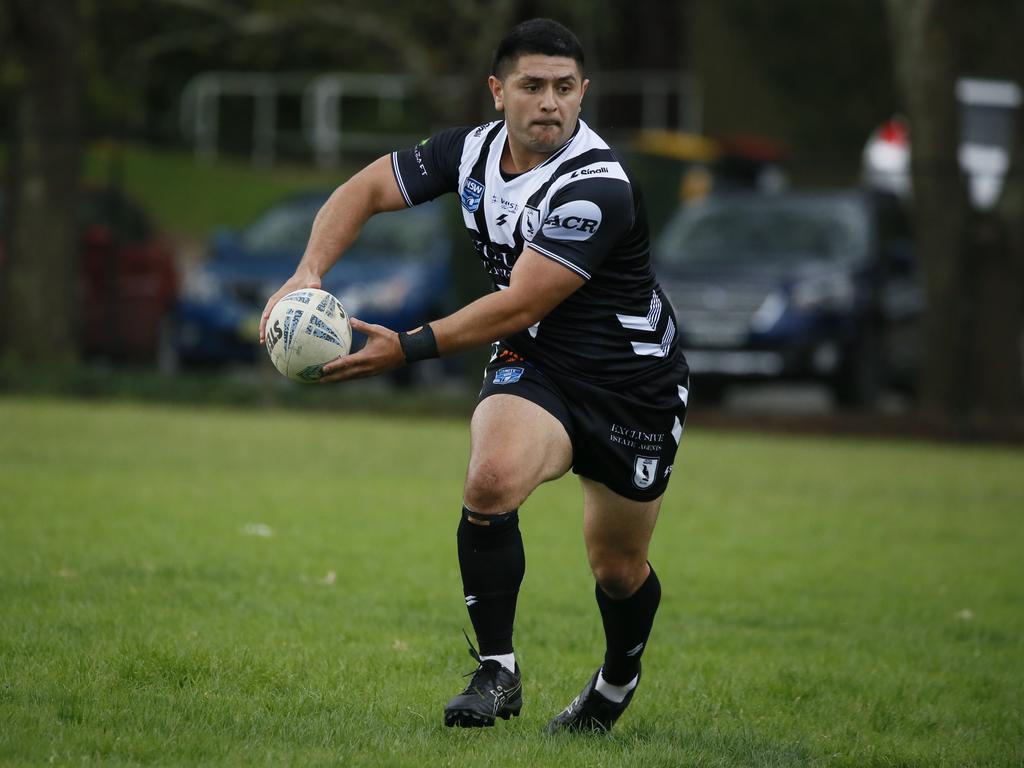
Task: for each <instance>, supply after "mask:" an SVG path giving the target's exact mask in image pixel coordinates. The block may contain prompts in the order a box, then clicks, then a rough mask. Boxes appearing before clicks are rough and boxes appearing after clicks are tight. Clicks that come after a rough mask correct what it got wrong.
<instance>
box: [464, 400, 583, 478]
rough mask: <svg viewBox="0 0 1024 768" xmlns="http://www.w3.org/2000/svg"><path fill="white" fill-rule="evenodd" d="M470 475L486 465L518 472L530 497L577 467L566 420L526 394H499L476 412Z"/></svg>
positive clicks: (479, 404)
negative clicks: (536, 489)
mask: <svg viewBox="0 0 1024 768" xmlns="http://www.w3.org/2000/svg"><path fill="white" fill-rule="evenodd" d="M470 440H471V449H470V457H469V472H470V474H471V475H472V474H474V473H479V472H480V471H482V468H483V467H485V466H489V467H492V471H497V472H500V471H509V470H511V472H512V473H513V474H514V475H515V476H516V478H517V484H518V485H519V486H520V487H521V488H522V490H523V494H524V497H525V496H528V495H529V493H530V492H532V489H534V488H536V487H537V486H538V485H540V484H541V483H542V482H545V481H547V480H553V479H554V478H556V477H561V476H562V475H563V474H565V472H566V471H568V469H569V467H570V466H571V465H572V444H571V442H570V441H569V436H568V434H567V433H566V431H565V427H564V426H563V425H562V423H561V422H560V421H559V420H558V419H556V418H555V417H554V416H552V415H551V414H550V413H549V412H548V411H547V410H546V409H544V408H542V407H541V406H539V404H538V403H537V402H534V401H532V400H530V399H527V398H526V397H522V396H519V395H514V394H493V395H490V396H488V397H484V398H483V399H482V400H480V402H479V403H478V404H477V407H476V410H475V411H474V412H473V421H472V424H471V427H470Z"/></svg>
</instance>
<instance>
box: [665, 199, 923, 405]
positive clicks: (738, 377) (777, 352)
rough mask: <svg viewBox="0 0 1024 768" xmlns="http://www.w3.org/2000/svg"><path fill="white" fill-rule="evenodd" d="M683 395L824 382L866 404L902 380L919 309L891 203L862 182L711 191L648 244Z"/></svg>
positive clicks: (908, 246)
mask: <svg viewBox="0 0 1024 768" xmlns="http://www.w3.org/2000/svg"><path fill="white" fill-rule="evenodd" d="M655 258H656V261H657V268H658V274H659V277H660V278H661V281H662V284H663V287H664V288H665V290H666V292H667V293H668V295H669V296H670V298H671V300H672V302H673V304H674V306H675V309H676V312H677V316H678V320H679V333H680V338H681V341H682V344H683V348H684V350H686V355H687V359H688V360H689V362H690V366H691V371H692V373H693V376H694V393H695V397H698V396H700V395H701V394H703V395H704V397H705V398H707V399H716V398H717V397H718V396H720V395H721V393H722V391H723V389H724V387H725V386H726V385H728V384H729V383H731V382H738V381H749V380H772V379H795V380H812V381H820V382H824V383H826V384H828V385H829V386H830V387H831V389H832V391H833V392H834V394H835V397H836V400H837V401H838V402H840V403H842V404H847V405H862V404H869V403H871V402H872V401H874V400H875V399H876V397H877V396H878V394H879V393H880V391H881V389H882V388H883V387H885V386H887V385H890V384H902V385H907V386H909V385H910V384H911V383H912V380H913V376H914V370H915V368H916V360H915V356H916V350H917V343H916V333H917V330H916V328H917V320H918V316H919V315H920V312H921V308H922V301H923V299H922V292H921V289H920V286H919V285H918V280H917V275H916V270H915V265H914V260H913V250H912V240H911V237H910V232H909V229H908V224H907V219H906V217H905V215H904V211H903V209H902V207H901V205H900V203H899V201H898V200H897V199H896V198H895V197H893V196H891V195H887V194H881V193H874V192H869V191H867V190H860V189H855V190H843V191H820V192H782V193H778V194H773V195H765V194H758V193H742V194H730V195H720V196H712V197H709V198H707V199H706V200H704V201H701V202H699V203H695V204H692V205H690V206H687V207H685V208H683V209H681V210H680V211H679V212H678V214H677V215H676V216H675V217H674V218H673V219H672V220H671V221H670V222H669V224H668V226H667V227H666V228H665V230H664V231H663V233H662V235H661V237H660V239H659V242H658V243H657V245H656V248H655Z"/></svg>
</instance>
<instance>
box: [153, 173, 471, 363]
mask: <svg viewBox="0 0 1024 768" xmlns="http://www.w3.org/2000/svg"><path fill="white" fill-rule="evenodd" d="M328 195H329V192H327V191H322V192H312V193H307V194H302V195H298V196H296V197H292V198H289V199H287V200H284V201H282V202H280V203H278V204H276V205H274V206H272V207H271V208H269V209H268V210H267V211H265V212H264V213H263V214H262V215H261V216H259V217H258V218H257V219H256V220H255V221H254V222H253V223H252V224H251V225H250V226H248V227H246V228H245V229H243V230H241V231H240V232H235V231H229V230H225V231H222V232H219V233H218V234H216V235H215V236H214V237H213V238H212V241H211V243H210V250H209V258H208V259H207V260H206V261H205V262H204V263H203V264H202V265H201V266H200V267H199V268H198V269H196V270H195V271H194V272H192V273H191V274H189V275H188V276H187V278H186V280H185V285H184V289H183V292H182V297H181V299H180V300H179V302H178V305H177V307H176V308H175V313H174V327H173V330H172V332H171V334H170V336H169V339H168V347H169V352H170V353H171V355H170V357H172V358H173V359H174V361H175V362H178V363H182V364H186V365H220V364H224V363H248V362H253V361H255V360H257V359H258V358H259V357H262V356H263V355H265V354H266V353H265V351H264V350H263V348H262V347H261V346H260V345H259V344H258V343H257V339H258V331H259V318H260V314H261V313H262V311H263V307H264V305H265V304H266V301H267V298H268V297H269V296H270V295H271V294H272V293H274V291H276V290H277V289H278V288H280V287H281V284H282V283H284V282H285V280H287V279H288V278H289V277H290V276H291V275H292V273H293V272H294V271H295V267H296V265H297V264H298V263H299V259H300V258H301V257H302V254H303V252H304V250H305V248H306V243H307V241H308V240H309V233H310V230H311V228H312V226H313V219H314V218H315V216H316V214H317V211H319V210H320V207H321V206H322V205H323V204H324V202H325V201H326V199H327V197H328ZM451 253H452V243H451V238H450V236H449V234H448V230H447V228H446V226H445V216H444V211H443V209H442V208H441V206H440V204H437V203H430V204H427V205H420V206H417V207H415V208H410V209H407V210H402V211H396V212H391V213H384V214H380V215H377V216H374V217H373V218H372V219H370V221H369V222H367V225H366V226H365V227H364V228H363V231H362V233H361V234H360V236H359V238H358V239H357V240H356V242H355V243H354V244H353V245H352V246H351V247H350V248H349V249H348V250H347V251H346V252H345V255H344V257H343V258H342V259H341V260H340V261H339V262H338V263H337V265H335V266H334V267H333V268H332V269H331V270H330V271H329V272H328V273H327V274H326V275H325V276H324V278H323V283H322V288H323V289H324V290H325V291H328V292H329V293H332V294H334V295H335V296H337V297H338V298H339V299H340V300H341V302H342V304H344V305H345V308H346V310H348V312H349V314H350V315H353V316H355V317H358V318H359V319H360V320H363V321H365V322H368V323H379V324H381V325H385V326H387V327H389V328H394V329H406V328H415V327H416V326H418V325H420V324H422V323H424V322H426V321H427V320H431V319H436V318H437V317H438V316H439V315H441V314H444V313H445V312H446V309H447V307H448V306H449V302H448V290H449V285H450V282H451V281H450V279H449V278H450V270H451ZM354 341H355V346H359V344H361V343H362V342H363V341H364V340H363V339H362V338H359V337H358V335H357V338H356V339H355V340H354ZM169 364H173V363H170V362H169Z"/></svg>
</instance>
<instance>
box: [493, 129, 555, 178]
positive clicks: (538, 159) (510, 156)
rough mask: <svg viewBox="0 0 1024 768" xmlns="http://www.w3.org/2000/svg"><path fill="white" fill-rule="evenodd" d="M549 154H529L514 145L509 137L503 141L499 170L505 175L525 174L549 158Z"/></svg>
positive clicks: (528, 151)
mask: <svg viewBox="0 0 1024 768" xmlns="http://www.w3.org/2000/svg"><path fill="white" fill-rule="evenodd" d="M559 149H561V147H559ZM551 154H553V153H548V154H543V153H538V152H531V151H530V150H529V149H527V148H526V147H522V146H519V145H518V144H516V142H514V141H513V140H512V137H511V136H509V137H508V138H506V139H505V150H504V151H503V152H502V153H501V169H502V170H503V171H505V172H506V173H526V172H527V171H529V170H532V169H533V168H536V167H537V166H538V165H540V164H541V163H543V162H544V161H545V160H547V159H548V158H549V157H551Z"/></svg>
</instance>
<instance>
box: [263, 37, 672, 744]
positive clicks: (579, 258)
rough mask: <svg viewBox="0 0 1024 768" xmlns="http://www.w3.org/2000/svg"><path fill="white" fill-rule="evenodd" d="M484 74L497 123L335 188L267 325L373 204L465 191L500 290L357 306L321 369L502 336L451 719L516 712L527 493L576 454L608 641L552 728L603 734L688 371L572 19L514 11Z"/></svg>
mask: <svg viewBox="0 0 1024 768" xmlns="http://www.w3.org/2000/svg"><path fill="white" fill-rule="evenodd" d="M487 84H488V88H489V89H490V93H491V95H492V96H493V99H494V106H495V108H496V109H497V111H498V112H500V113H503V119H501V120H498V121H495V122H490V123H486V124H484V125H481V126H474V127H469V128H451V129H448V130H443V131H441V132H440V133H437V134H436V135H434V136H432V137H431V138H429V139H427V140H425V141H423V142H421V143H420V144H419V145H418V146H415V147H412V148H410V149H406V150H402V151H397V152H394V153H392V154H391V155H388V156H385V157H381V158H379V159H378V160H376V161H375V162H373V163H371V164H370V165H369V166H367V167H366V168H364V169H363V170H362V171H360V172H359V173H357V174H356V175H355V176H353V177H352V178H351V179H350V180H349V181H347V182H346V183H344V184H343V185H341V186H340V187H339V188H338V189H337V190H336V191H335V192H334V193H333V194H332V195H331V197H330V198H329V199H328V201H327V202H326V203H325V204H324V206H323V208H322V209H321V210H320V212H319V214H318V215H317V217H316V220H315V222H314V224H313V229H312V232H311V235H310V239H309V244H308V247H307V249H306V252H305V254H304V255H303V257H302V259H301V261H300V263H299V265H298V267H297V269H296V271H295V274H294V276H292V277H291V278H290V279H289V280H288V281H287V282H286V283H285V285H284V286H282V288H281V289H280V290H279V291H278V292H277V293H275V294H274V295H273V296H271V297H270V299H269V301H268V302H267V307H266V309H265V310H264V313H263V322H262V323H261V326H260V338H261V341H262V340H263V338H264V332H265V327H266V320H267V317H268V315H269V313H270V309H271V308H272V307H273V306H274V304H275V303H276V302H277V300H278V299H280V298H281V297H282V296H284V295H285V294H286V293H288V292H290V291H293V290H296V289H299V288H307V287H313V288H318V287H320V278H321V276H322V275H323V274H324V273H325V272H326V271H327V270H328V269H329V268H330V267H331V266H332V265H333V264H334V263H335V262H336V261H337V259H338V258H339V256H340V255H341V254H342V253H343V252H344V251H345V249H346V248H348V247H349V246H350V245H351V244H352V242H353V241H354V240H355V238H356V236H357V234H358V233H359V231H360V229H361V227H362V226H363V224H364V223H365V222H366V221H367V219H368V218H369V217H370V216H372V215H373V214H375V213H378V212H381V211H391V210H396V209H400V208H403V207H405V206H413V205H417V204H419V203H423V202H425V201H427V200H431V199H433V198H436V197H438V196H439V195H441V194H444V193H446V192H454V193H456V194H458V195H459V198H460V202H461V208H462V216H463V219H464V222H465V226H466V229H467V230H468V232H469V235H470V237H471V238H472V240H473V243H474V245H475V247H476V251H477V253H478V254H479V257H480V260H481V262H482V264H483V267H484V269H486V270H487V272H488V274H489V275H490V278H491V280H492V282H493V284H494V291H493V292H491V293H488V294H487V295H485V296H483V297H481V298H478V299H476V300H475V301H473V302H471V303H469V304H467V305H466V306H464V307H462V308H461V309H459V310H458V311H456V312H454V313H453V314H451V315H449V316H447V317H443V318H439V319H437V320H436V321H433V322H431V323H429V324H428V325H425V326H422V327H420V328H415V329H410V330H404V331H401V332H396V331H394V330H392V329H388V328H384V327H382V326H378V325H369V324H366V323H363V322H361V321H359V320H357V319H355V318H352V327H353V328H354V329H355V330H357V331H360V332H362V333H364V334H366V336H367V342H366V345H365V346H364V347H363V348H362V349H361V350H359V351H358V352H356V353H354V354H351V355H348V356H346V357H341V358H339V359H337V360H335V361H333V362H331V363H330V364H329V365H327V366H326V367H325V369H324V373H325V376H324V381H345V380H348V379H353V378H357V377H363V376H372V375H375V374H379V373H382V372H384V371H388V370H391V369H394V368H396V367H398V366H401V365H406V364H409V363H415V362H416V361H419V360H424V359H427V358H432V357H436V356H438V355H446V354H451V353H454V352H458V351H460V350H464V349H467V348H470V347H475V346H478V345H483V344H493V345H494V346H493V354H492V356H491V360H490V363H489V365H488V367H487V369H486V376H485V381H484V384H483V387H482V389H481V390H480V395H479V401H478V404H477V407H476V409H475V411H474V413H473V417H472V420H471V425H470V433H471V451H470V459H469V467H468V471H467V474H466V481H465V487H464V492H463V507H462V510H461V514H460V521H459V526H458V533H457V549H458V558H459V566H460V569H461V574H462V584H463V592H464V595H465V600H466V606H467V608H468V610H469V616H470V620H471V622H472V624H473V629H474V631H475V633H476V641H477V646H478V648H479V652H477V651H476V650H475V649H474V648H473V646H472V644H470V654H471V655H473V657H474V658H475V659H476V660H477V662H478V667H477V669H476V671H475V673H473V676H472V679H471V680H470V682H469V684H468V685H467V686H466V687H465V690H463V691H462V692H461V693H459V694H458V695H456V696H455V697H454V698H452V699H451V700H450V701H449V702H448V704H447V705H446V706H445V708H444V720H445V723H446V724H447V725H450V726H480V725H485V726H486V725H493V724H494V722H495V719H496V718H499V717H500V718H504V719H508V718H509V717H510V716H513V715H518V714H519V712H520V709H521V707H522V701H523V697H522V677H521V674H520V669H519V666H518V664H517V663H516V656H515V650H514V646H513V642H512V636H513V622H514V619H515V612H516V598H517V595H518V592H519V587H520V584H521V583H522V580H523V575H524V573H525V567H526V566H525V562H526V561H525V556H524V551H523V540H522V536H521V534H520V529H519V508H520V506H521V505H522V504H523V503H524V502H525V501H526V499H527V498H528V497H529V496H530V494H531V493H532V492H533V490H534V489H535V488H537V487H538V486H539V485H540V484H541V483H543V482H546V481H548V480H553V479H555V478H558V477H561V476H562V475H564V474H565V473H566V472H568V471H569V470H570V469H571V470H572V471H573V472H574V473H575V474H577V475H578V476H579V478H580V483H581V486H582V497H583V499H582V500H583V538H584V541H585V544H586V550H587V556H588V559H589V561H590V568H591V570H592V572H593V574H594V578H595V581H596V584H595V590H594V591H595V595H596V599H597V606H598V609H599V611H600V614H601V619H602V623H603V626H604V632H605V638H606V646H605V651H604V659H603V662H602V663H600V664H599V665H598V666H597V669H596V671H592V674H591V677H590V679H589V681H588V682H587V683H586V685H585V686H584V687H583V690H582V692H581V693H580V694H579V695H578V696H577V697H576V698H574V699H573V700H572V703H571V704H569V705H568V706H567V707H566V708H565V709H564V710H563V711H562V712H560V713H558V714H556V715H555V716H554V718H553V719H552V720H551V721H550V723H549V726H548V728H549V730H550V731H563V730H565V731H599V732H604V731H608V730H609V729H610V728H611V727H612V725H613V723H615V721H616V720H617V719H618V718H619V716H620V715H621V714H622V713H623V711H624V710H625V709H626V707H627V706H628V705H629V703H630V701H631V699H632V697H633V695H634V693H635V691H636V689H637V684H638V683H639V681H640V669H641V668H640V662H641V657H642V656H643V652H644V649H645V648H646V646H647V641H648V637H649V635H650V632H651V627H652V625H653V622H654V615H655V612H656V611H657V608H658V603H659V601H660V598H661V585H660V583H659V581H658V577H657V575H656V574H655V572H654V570H653V569H652V568H651V565H650V563H649V562H648V559H647V553H648V545H649V543H650V540H651V535H652V533H653V531H654V526H655V521H656V519H657V517H658V510H659V508H660V506H661V501H662V496H663V494H664V492H665V489H666V487H667V485H668V481H669V478H670V473H671V471H672V466H673V462H674V459H675V454H676V449H677V447H678V444H679V439H680V437H681V435H682V432H683V424H684V421H685V418H686V405H687V397H688V390H687V387H688V369H687V365H686V361H685V359H684V357H683V355H682V352H681V351H680V349H679V345H678V343H677V340H676V325H675V319H674V315H673V310H672V307H671V305H670V304H669V302H668V299H667V298H666V297H665V294H664V293H663V292H662V290H661V287H660V286H659V284H658V281H657V279H656V277H655V275H654V272H653V270H652V267H651V260H650V247H649V240H648V229H647V221H646V214H645V210H644V204H643V202H642V199H641V195H640V190H639V189H638V188H637V187H636V186H635V185H634V184H633V183H632V181H631V180H630V177H629V174H628V173H627V171H626V169H625V168H624V167H623V165H622V164H621V162H620V160H619V157H618V155H617V154H616V153H615V152H614V151H613V150H612V149H611V148H609V146H608V145H607V144H606V143H605V142H604V141H603V140H602V139H601V137H600V136H599V135H598V134H597V133H595V132H594V131H593V130H592V129H591V128H590V127H589V126H588V125H587V124H586V123H584V122H583V121H582V120H580V118H579V115H580V110H581V104H582V101H583V98H584V96H585V95H586V92H587V86H588V84H589V81H588V80H587V79H586V78H585V76H584V54H583V50H582V47H581V46H580V43H579V41H578V40H577V39H576V37H575V35H573V33H572V32H571V31H570V30H568V29H566V28H565V27H564V26H562V25H561V24H559V23H557V22H555V21H551V20H549V19H533V20H530V21H527V22H524V23H522V24H520V25H519V26H517V27H515V28H514V29H513V30H512V31H511V32H510V33H509V34H508V35H507V36H506V37H505V38H504V39H503V40H502V41H501V43H500V44H499V46H498V48H497V50H496V51H495V54H494V58H493V61H492V67H491V75H490V77H489V78H488V80H487Z"/></svg>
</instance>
